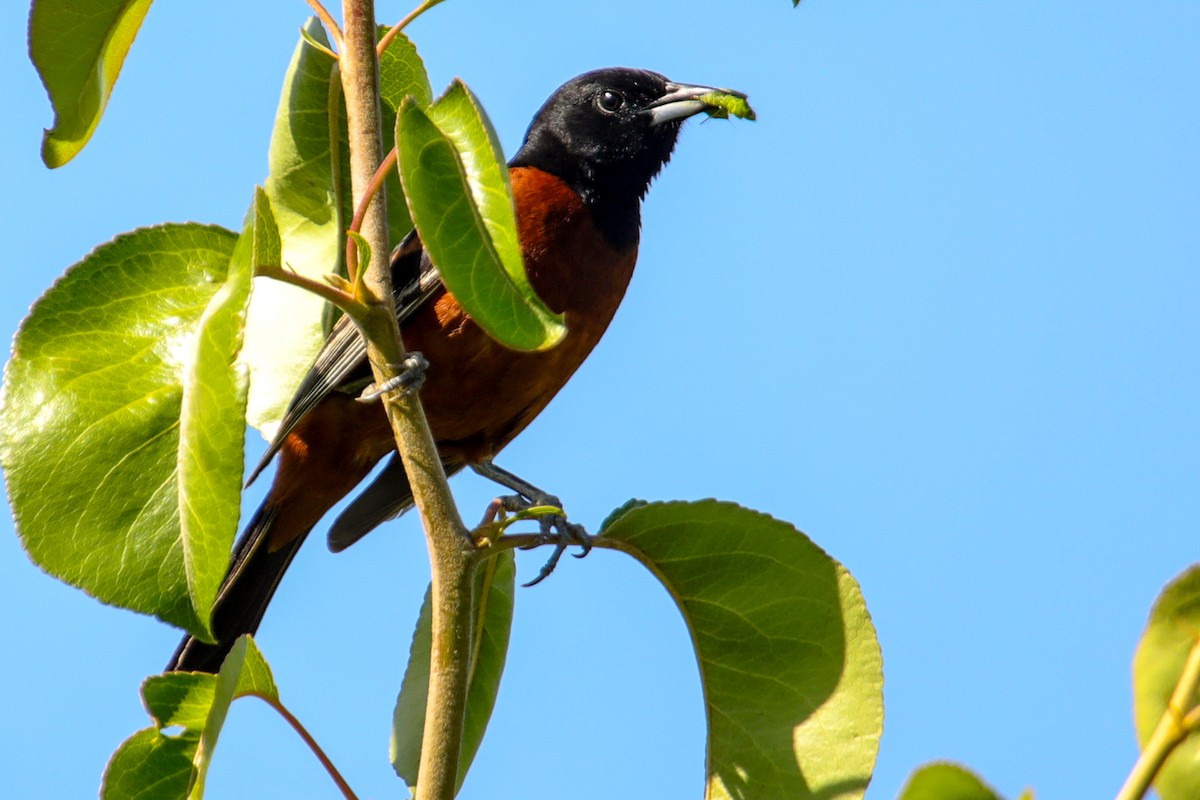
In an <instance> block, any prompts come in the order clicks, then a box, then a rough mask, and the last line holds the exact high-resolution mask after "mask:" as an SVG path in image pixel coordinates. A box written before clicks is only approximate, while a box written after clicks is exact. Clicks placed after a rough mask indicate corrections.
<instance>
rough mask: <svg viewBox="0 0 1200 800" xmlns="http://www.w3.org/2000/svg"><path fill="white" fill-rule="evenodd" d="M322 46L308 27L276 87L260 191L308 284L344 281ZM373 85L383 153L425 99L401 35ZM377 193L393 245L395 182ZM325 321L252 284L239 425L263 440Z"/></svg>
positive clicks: (289, 260)
mask: <svg viewBox="0 0 1200 800" xmlns="http://www.w3.org/2000/svg"><path fill="white" fill-rule="evenodd" d="M314 42H315V43H316V44H314ZM328 47H329V40H328V38H326V35H325V31H324V29H323V28H322V27H321V25H320V23H319V22H318V21H317V20H316V19H310V20H309V21H308V23H307V24H306V26H305V28H304V31H303V33H302V36H301V39H300V41H299V43H298V44H297V45H296V50H295V53H294V55H293V56H292V62H291V64H290V65H289V67H288V70H287V74H286V77H285V79H284V86H283V90H282V92H281V94H280V98H279V108H278V110H277V111H276V114H275V128H274V131H273V132H272V135H271V149H270V153H269V157H268V161H269V168H270V174H269V176H268V178H267V181H266V187H265V190H266V195H267V198H268V199H269V201H270V205H271V208H272V210H273V213H274V217H275V219H276V221H277V223H278V228H279V233H280V237H281V240H282V252H281V256H280V259H281V260H280V261H279V262H278V263H279V265H280V266H283V267H285V268H287V269H290V270H294V271H295V272H297V273H299V274H301V275H304V276H305V277H308V278H312V279H314V280H318V281H319V280H321V279H322V277H323V276H324V275H326V274H329V273H336V274H340V275H345V273H346V270H345V253H346V239H345V231H346V229H347V228H348V227H349V225H350V220H351V219H352V217H353V208H352V202H351V200H352V198H351V186H350V167H349V155H348V153H349V151H348V147H347V143H346V142H347V133H346V112H345V103H344V102H343V99H342V92H341V83H340V78H339V72H338V70H337V61H336V60H335V59H334V58H333V57H332V56H330V54H329V52H328ZM380 86H381V89H382V100H383V106H382V113H383V118H384V122H383V135H384V147H385V149H391V146H392V137H393V134H394V127H395V126H394V120H395V113H396V112H395V108H396V106H398V105H399V104H400V102H401V101H402V100H403V99H404V98H405V97H407V96H409V95H416V96H417V97H418V98H424V102H426V103H428V102H429V97H430V96H431V94H432V92H431V90H430V88H429V78H428V77H427V76H426V74H425V67H424V64H423V63H422V61H421V58H420V56H419V55H418V54H417V51H416V48H415V47H414V46H413V44H412V42H410V41H409V40H408V39H406V38H405V37H404V36H403V35H398V36H396V37H395V39H393V40H392V42H391V43H390V44H389V45H388V49H387V50H386V51H385V52H384V54H383V56H382V57H381V59H380ZM384 192H385V195H386V197H387V204H388V226H389V229H390V232H391V237H392V240H393V243H398V242H399V241H400V240H401V239H402V238H403V237H404V236H405V235H407V234H408V232H409V231H410V230H412V221H411V220H410V219H409V216H408V208H407V206H406V204H405V202H404V195H403V192H402V190H401V188H400V180H399V178H398V177H397V176H396V175H394V174H393V175H389V176H388V178H387V179H386V180H385V182H384ZM335 318H336V312H335V311H334V310H333V309H331V308H330V307H327V306H326V304H325V303H324V302H323V301H322V300H321V299H320V298H318V297H317V296H316V295H313V294H311V293H309V292H305V291H303V290H301V289H298V288H296V287H294V286H289V285H286V284H283V283H280V282H279V281H275V280H271V279H269V278H258V279H256V280H255V283H254V296H253V299H252V301H251V304H250V313H249V319H248V322H247V330H246V345H245V348H244V350H243V355H242V361H243V363H245V364H246V365H247V367H248V368H249V370H250V376H251V378H250V400H249V404H248V408H247V413H246V419H247V421H248V422H249V423H250V424H251V425H253V426H254V427H256V428H258V429H259V430H261V431H262V432H263V433H264V435H266V436H267V437H268V438H270V437H271V436H272V435H273V434H274V431H275V426H276V425H277V424H278V422H279V420H280V419H281V418H282V416H283V412H284V410H285V409H286V408H287V405H288V402H289V401H290V400H291V398H292V393H293V392H294V391H295V388H296V385H297V384H298V383H299V381H300V379H301V378H302V377H303V376H304V374H305V373H306V372H307V371H308V369H309V367H310V366H312V361H313V358H314V357H315V356H316V354H317V351H318V350H319V349H320V347H321V343H322V342H323V341H324V340H325V336H326V334H327V333H328V331H329V329H330V327H331V326H332V324H333V321H334V320H335Z"/></svg>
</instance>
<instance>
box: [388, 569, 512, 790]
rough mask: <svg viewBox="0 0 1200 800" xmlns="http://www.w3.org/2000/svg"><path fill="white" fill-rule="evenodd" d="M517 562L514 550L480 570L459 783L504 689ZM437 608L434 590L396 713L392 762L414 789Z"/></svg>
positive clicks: (421, 619)
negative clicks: (503, 678) (433, 626)
mask: <svg viewBox="0 0 1200 800" xmlns="http://www.w3.org/2000/svg"><path fill="white" fill-rule="evenodd" d="M515 580H516V567H515V564H514V561H513V555H512V553H511V552H506V553H501V554H500V555H498V556H496V557H495V558H489V559H488V560H486V561H485V562H484V563H483V564H481V565H480V566H479V569H478V570H477V571H476V574H475V594H474V606H475V609H474V616H475V625H474V631H475V647H474V651H473V652H472V658H471V684H470V688H469V690H468V694H467V717H466V725H465V728H464V731H463V748H462V754H461V755H460V757H459V768H458V785H457V787H456V791H457V789H458V788H461V787H462V783H463V780H464V779H465V778H466V777H467V770H469V769H470V768H471V762H472V761H473V760H474V759H475V753H476V752H477V751H478V750H479V744H480V742H482V741H483V734H484V731H486V730H487V724H488V720H489V719H491V716H492V708H493V707H494V706H495V704H496V695H497V694H498V693H499V691H500V676H501V675H502V674H503V672H504V661H505V658H506V657H507V655H508V635H509V632H510V630H511V629H512V615H513V598H514V594H513V592H514V583H515ZM432 613H433V612H432V608H431V606H430V592H429V591H428V590H427V591H426V592H425V602H424V604H423V605H422V606H421V614H420V616H419V617H418V618H417V629H416V631H415V632H414V633H413V643H412V651H411V653H410V655H409V659H408V670H407V671H406V672H405V674H404V683H403V684H402V685H401V687H400V696H399V697H398V698H397V699H396V710H395V713H394V714H393V716H392V747H391V759H392V766H393V767H395V768H396V774H397V775H399V776H400V777H401V778H403V779H404V781H405V783H406V784H407V785H408V786H409V788H410V789H412V788H413V787H415V786H416V785H417V768H418V766H419V765H420V763H421V741H422V738H423V735H424V730H425V702H426V700H427V699H428V697H429V659H430V653H431V652H432V635H433V632H432Z"/></svg>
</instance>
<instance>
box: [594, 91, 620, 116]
mask: <svg viewBox="0 0 1200 800" xmlns="http://www.w3.org/2000/svg"><path fill="white" fill-rule="evenodd" d="M596 105H597V106H599V107H600V110H601V111H605V112H607V113H609V114H613V113H616V112H617V111H620V110H621V107H622V106H624V105H625V96H624V95H622V94H621V93H620V92H614V91H613V90H612V89H605V90H604V91H602V92H601V93H600V94H598V95H597V96H596Z"/></svg>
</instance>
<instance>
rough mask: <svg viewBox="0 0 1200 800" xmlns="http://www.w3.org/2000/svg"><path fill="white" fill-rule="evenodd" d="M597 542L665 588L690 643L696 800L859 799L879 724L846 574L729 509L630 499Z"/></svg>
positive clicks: (874, 671) (878, 678)
mask: <svg viewBox="0 0 1200 800" xmlns="http://www.w3.org/2000/svg"><path fill="white" fill-rule="evenodd" d="M597 543H598V544H601V545H602V546H607V547H613V548H616V549H619V550H621V551H623V552H625V553H628V554H629V555H632V556H633V557H635V558H637V559H638V560H639V561H641V562H642V563H643V564H644V565H645V566H646V567H647V568H648V569H650V571H651V572H653V573H654V574H655V576H656V577H657V578H658V579H659V580H660V581H662V583H663V585H664V586H665V587H666V588H667V591H668V592H670V594H671V596H672V597H673V598H674V600H675V602H676V604H677V605H678V606H679V609H680V611H681V612H682V613H683V616H684V619H685V621H686V622H687V625H688V629H689V631H690V632H691V635H692V643H693V645H694V646H695V648H696V655H697V660H698V661H699V665H700V677H701V682H702V684H703V686H704V694H705V700H706V704H707V709H706V710H707V716H708V763H707V776H708V785H707V792H706V795H705V797H706V798H709V800H716V799H717V798H738V800H755V799H756V798H763V799H764V800H767V799H769V800H775V799H776V798H781V797H787V798H817V797H820V798H833V797H846V798H851V797H861V796H862V794H863V792H864V791H865V789H866V786H867V782H868V781H869V780H870V778H871V772H872V768H873V765H874V763H875V756H876V754H877V752H878V749H879V736H880V733H881V732H882V728H883V694H882V687H883V674H882V660H881V657H880V652H879V644H878V642H877V640H876V638H875V629H874V627H873V626H872V624H871V619H870V617H869V616H868V614H867V609H866V605H865V603H864V601H863V598H862V594H861V592H860V590H859V588H858V584H857V583H856V582H855V580H854V578H853V577H851V575H850V573H849V572H847V571H846V569H845V568H844V567H842V566H841V565H840V564H838V563H837V562H836V561H834V560H833V559H832V558H830V557H829V556H828V555H826V554H825V553H824V552H823V551H822V550H821V549H820V548H819V547H817V546H816V545H815V544H813V543H812V542H811V541H810V540H809V539H808V537H806V536H805V535H804V534H802V533H800V531H798V530H796V529H795V528H793V527H792V526H791V525H789V524H787V523H786V522H780V521H779V520H775V519H772V518H770V517H768V516H765V515H763V514H759V513H757V512H754V511H750V510H748V509H744V508H741V507H740V506H736V505H733V504H730V503H721V502H717V501H715V500H705V501H700V502H695V503H651V504H648V505H640V506H639V505H636V504H627V505H626V506H624V507H623V509H622V510H620V513H617V514H615V515H613V516H612V517H610V521H609V522H608V523H607V524H606V526H605V528H604V529H603V530H602V536H601V537H600V538H599V539H598V540H597Z"/></svg>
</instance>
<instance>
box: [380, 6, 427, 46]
mask: <svg viewBox="0 0 1200 800" xmlns="http://www.w3.org/2000/svg"><path fill="white" fill-rule="evenodd" d="M440 2H442V0H425V2H424V3H421V5H419V6H417V7H416V8H414V9H413V10H412V11H410V12H408V16H407V17H405V18H404V19H402V20H400V21H399V22H397V23H396V24H395V25H393V26H392V27H391V28H389V29H388V32H387V33H386V34H384V36H383V38H382V39H380V40H379V46H378V47H376V52H378V53H379V54H380V55H383V51H384V50H387V49H388V45H389V44H391V43H392V39H395V38H396V34H398V33H400V31H402V30H404V29H405V28H407V27H408V23H410V22H412V21H413V20H414V19H416V18H417V17H419V16H421V15H422V14H424V13H425V12H426V11H428V10H429V9H431V8H433V7H434V6H436V5H437V4H438V3H440Z"/></svg>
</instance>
